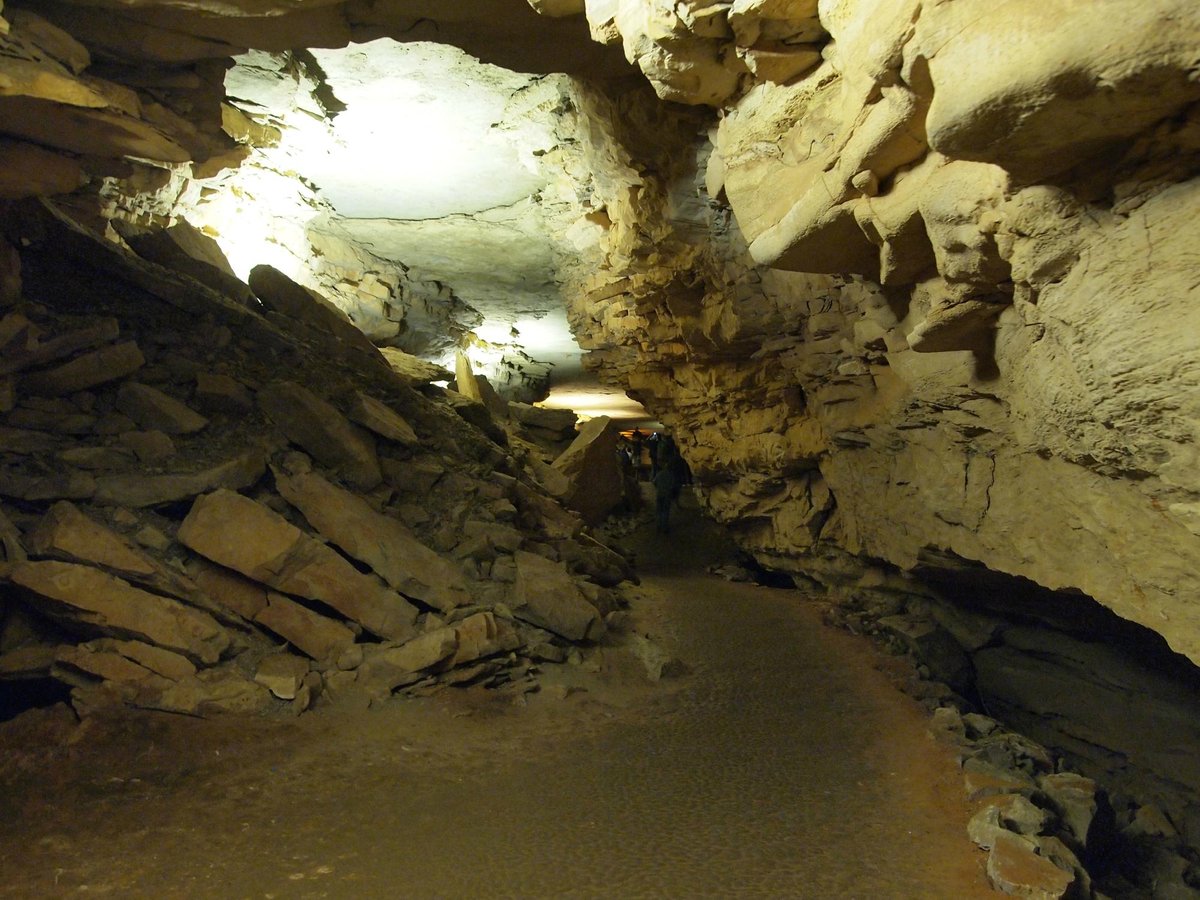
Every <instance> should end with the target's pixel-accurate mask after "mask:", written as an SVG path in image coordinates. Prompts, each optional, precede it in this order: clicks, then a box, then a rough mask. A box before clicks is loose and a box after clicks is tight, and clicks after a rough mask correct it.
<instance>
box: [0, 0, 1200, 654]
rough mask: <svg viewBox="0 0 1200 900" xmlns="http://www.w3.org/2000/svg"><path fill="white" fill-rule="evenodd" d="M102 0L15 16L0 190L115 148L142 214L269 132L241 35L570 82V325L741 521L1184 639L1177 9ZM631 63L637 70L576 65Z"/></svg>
mask: <svg viewBox="0 0 1200 900" xmlns="http://www.w3.org/2000/svg"><path fill="white" fill-rule="evenodd" d="M106 5H112V6H116V5H118V4H115V3H108V2H107V0H97V5H87V6H84V5H78V4H71V3H64V2H60V0H39V2H32V3H26V4H22V5H21V6H20V7H19V8H17V7H13V6H12V4H11V3H10V4H8V5H7V6H5V7H4V8H3V9H2V10H0V16H2V18H0V40H2V42H3V44H4V48H5V50H4V53H3V60H2V61H0V131H2V132H3V135H2V136H0V198H6V197H15V196H25V195H28V194H36V193H63V192H66V191H69V190H71V189H73V188H74V187H76V186H77V185H79V184H80V183H82V182H84V181H87V180H88V179H92V180H93V182H94V180H95V179H97V178H102V177H107V178H109V179H111V180H112V181H111V182H110V183H111V185H112V188H111V190H112V191H113V192H115V193H118V194H120V195H121V197H120V198H119V199H120V202H121V203H122V204H124V208H127V209H129V210H131V211H133V212H134V213H137V212H138V211H139V210H140V211H141V212H142V213H144V215H145V216H146V217H147V218H153V217H154V216H155V215H156V214H158V212H159V210H158V209H157V207H152V206H145V207H141V206H139V205H138V203H139V202H141V200H140V198H146V197H158V196H160V194H161V191H162V189H163V188H164V185H166V183H167V182H168V181H169V180H170V177H171V176H170V173H169V171H168V170H169V168H170V167H171V166H176V165H183V164H184V163H186V162H188V161H190V162H191V164H192V166H193V172H194V173H195V172H206V173H212V172H216V171H219V170H220V169H221V168H222V167H224V166H230V165H236V164H237V163H238V162H239V161H240V160H241V159H243V158H245V157H246V155H247V154H248V153H249V149H248V148H249V147H250V146H251V145H254V144H256V143H259V142H265V141H270V140H271V139H272V135H270V134H267V133H259V132H261V131H262V125H261V124H259V123H255V122H252V121H249V120H247V119H246V118H245V116H241V117H240V118H239V116H238V114H237V112H236V110H234V109H232V108H231V107H229V106H228V105H224V106H223V105H222V101H223V99H224V97H223V89H222V80H223V74H224V71H225V68H226V67H227V66H228V65H229V62H228V60H229V58H230V57H232V56H233V55H235V54H237V53H239V52H241V51H242V50H244V49H246V48H249V47H253V48H258V49H261V50H266V51H276V50H282V49H288V48H299V47H306V46H307V47H317V46H339V45H344V44H345V43H346V42H348V41H350V40H352V39H354V40H367V39H371V38H374V37H378V36H380V35H392V36H394V37H397V38H399V39H404V40H416V39H426V40H430V39H436V40H442V41H446V42H450V43H455V44H457V45H458V46H461V47H464V48H465V49H467V50H468V51H469V52H473V53H476V54H479V55H481V56H483V57H485V58H486V59H488V60H489V61H493V62H497V63H502V64H508V65H511V66H515V67H519V68H522V69H523V70H524V71H570V72H572V73H574V74H580V75H586V76H589V77H591V78H592V79H593V83H592V84H591V86H590V87H589V88H588V89H587V90H582V89H581V93H580V96H581V98H582V99H581V100H580V103H581V105H582V106H585V107H590V108H587V109H583V110H581V111H582V112H584V113H585V114H586V115H587V116H588V117H589V118H590V121H591V123H592V126H593V127H592V128H591V129H590V137H589V138H588V140H587V141H586V142H585V143H586V144H587V146H585V147H583V148H582V152H584V153H585V154H586V155H587V156H588V159H589V166H590V170H591V171H590V183H589V184H588V185H587V187H586V190H587V192H588V195H589V203H590V204H591V212H589V214H588V216H587V221H588V223H590V226H596V227H599V228H601V229H602V230H603V232H604V233H603V235H602V236H601V237H600V238H599V248H600V250H601V251H602V252H603V254H604V262H603V263H602V264H599V265H596V266H589V267H588V270H587V272H586V273H585V274H584V275H577V276H576V282H575V283H574V284H573V286H572V287H571V292H572V297H573V299H572V301H571V308H570V312H569V314H570V319H571V322H572V325H573V327H574V329H575V331H576V333H577V336H578V338H579V340H580V341H581V343H582V344H583V346H585V348H587V349H588V350H589V351H590V360H589V364H590V365H591V366H592V367H593V368H594V369H595V370H596V371H598V372H600V373H601V375H602V376H603V377H604V378H606V379H607V380H610V381H612V382H613V383H616V384H621V385H627V386H629V387H630V388H631V389H632V391H633V392H634V393H635V394H637V396H638V397H639V398H640V399H642V400H644V401H645V402H646V403H647V404H649V405H650V406H651V408H652V410H653V411H654V412H655V413H656V414H657V415H659V416H660V417H661V418H662V419H663V420H664V421H666V422H668V423H670V424H671V425H672V426H673V427H674V428H675V429H676V431H677V432H678V438H679V443H680V445H681V446H682V448H683V450H684V453H685V455H686V456H687V458H688V460H689V461H690V462H691V464H692V466H693V469H694V470H695V472H696V474H697V476H698V480H699V483H700V485H701V486H702V489H703V493H704V497H705V499H706V501H707V502H708V504H709V505H710V507H711V508H712V509H713V511H714V512H715V513H716V514H717V515H718V516H719V517H720V518H721V519H723V520H724V521H726V522H728V523H729V524H730V526H731V528H732V529H733V530H734V532H735V533H736V534H737V535H738V537H739V539H740V540H741V541H742V543H743V544H744V545H745V546H746V547H747V548H749V549H751V550H753V551H754V552H755V553H757V554H758V555H759V557H760V558H761V559H762V560H764V561H765V562H767V563H769V564H771V565H774V566H776V567H778V568H781V569H785V570H787V571H790V572H793V573H796V574H804V575H807V576H809V577H811V578H814V579H816V580H818V581H821V582H823V583H826V584H830V585H835V586H855V585H857V586H858V587H860V588H861V587H863V586H871V587H873V588H876V587H880V586H883V587H886V588H889V589H901V590H909V589H912V590H919V589H921V588H920V586H919V585H915V584H912V583H911V582H910V581H909V580H907V579H906V577H905V574H904V573H905V572H907V571H909V570H911V569H912V568H913V567H914V566H915V565H916V564H917V563H918V562H919V561H922V560H927V561H931V562H930V564H937V565H943V566H944V565H950V564H951V563H948V562H946V561H947V560H953V559H955V558H963V559H966V560H972V561H977V562H980V563H983V564H984V565H986V566H988V567H990V568H992V569H994V570H996V571H999V572H1005V573H1010V574H1015V575H1022V576H1025V577H1028V578H1030V579H1033V580H1034V581H1036V582H1038V583H1040V584H1042V585H1045V586H1048V587H1053V588H1073V589H1078V590H1080V591H1084V592H1086V593H1088V594H1090V595H1092V596H1094V597H1096V598H1097V599H1098V600H1099V601H1101V602H1102V603H1104V604H1105V605H1107V606H1109V607H1111V608H1112V609H1113V610H1114V611H1116V612H1117V613H1119V614H1120V615H1122V616H1124V617H1126V618H1129V619H1131V620H1133V621H1136V622H1140V623H1142V624H1144V625H1146V626H1148V627H1150V628H1153V629H1155V630H1156V631H1159V632H1161V633H1162V634H1163V635H1164V636H1166V638H1167V639H1168V640H1169V641H1170V643H1171V644H1172V646H1173V647H1175V648H1176V649H1177V650H1179V651H1180V652H1182V653H1186V654H1187V655H1188V656H1190V657H1191V658H1192V659H1193V660H1197V661H1200V613H1198V612H1197V606H1196V604H1195V602H1194V599H1195V597H1196V593H1197V591H1196V589H1197V581H1198V577H1197V572H1200V469H1198V467H1197V463H1198V462H1200V452H1198V451H1197V428H1198V427H1200V426H1198V424H1197V423H1198V422H1200V352H1198V351H1200V305H1198V304H1197V297H1196V293H1197V290H1198V289H1200V276H1198V271H1200V249H1198V248H1200V241H1198V240H1197V237H1198V236H1200V235H1197V233H1196V232H1197V230H1198V229H1200V226H1198V225H1197V224H1196V216H1195V210H1196V208H1197V193H1198V192H1200V180H1198V175H1200V113H1198V112H1197V107H1196V103H1197V100H1200V75H1198V73H1200V7H1197V6H1196V4H1195V3H1193V2H1190V0H1146V2H1138V3H1135V2H1132V0H1091V2H1088V3H1083V2H1078V0H1009V2H1007V3H1004V4H995V3H992V2H986V0H733V2H709V0H686V2H670V3H668V2H666V0H586V2H583V3H579V2H545V0H538V2H535V3H532V4H530V5H531V6H533V7H535V8H536V9H538V10H539V11H540V12H543V13H545V14H546V15H544V16H542V17H539V16H538V13H537V12H535V11H534V9H529V8H526V6H525V5H522V4H520V3H517V2H511V3H507V4H505V3H501V2H499V0H470V2H467V0H464V2H461V3H455V4H431V3H425V2H419V0H395V2H391V3H387V4H338V3H333V4H329V5H322V6H320V7H312V6H303V5H298V4H275V3H273V2H271V0H223V2H221V3H210V4H204V3H196V4H177V3H162V2H156V0H140V2H136V3H128V4H120V5H119V6H120V8H119V9H108V8H105V6H106ZM581 7H582V10H583V13H584V14H585V15H586V27H584V26H585V23H584V20H583V19H581V18H579V15H578V13H579V10H580V8H581ZM572 13H574V14H575V15H574V17H573V16H572ZM550 16H553V17H550ZM589 34H590V37H591V40H590V41H589V40H587V38H588V35H589ZM589 48H590V49H589ZM621 54H623V55H624V56H625V58H626V59H627V60H628V61H629V62H630V64H631V65H632V66H636V68H637V69H638V70H640V72H641V73H642V74H643V75H644V76H645V80H644V82H643V83H642V86H641V89H640V90H638V89H637V88H630V87H629V86H628V84H626V83H625V82H622V81H619V80H609V81H603V80H600V81H597V80H596V79H598V78H600V77H601V76H603V77H609V76H613V75H614V74H618V73H619V67H618V66H616V65H614V59H617V60H618V61H619V56H620V55H621ZM647 86H648V87H649V88H650V89H652V90H653V92H654V93H656V94H657V95H658V97H659V98H661V99H663V100H666V101H669V102H666V103H662V102H655V101H654V98H653V96H652V95H651V93H650V90H648V89H647ZM317 99H318V100H319V99H320V98H317ZM147 161H150V162H152V163H153V164H152V165H151V164H148V162H147ZM196 166H199V167H200V168H199V169H196V168H195V167H196ZM197 177H200V176H199V175H197ZM131 198H132V200H131ZM113 202H114V203H116V202H117V199H114V200H113ZM147 202H149V201H147ZM372 271H374V270H372ZM385 274H386V273H385ZM378 280H379V279H378V278H376V281H378ZM373 284H374V283H373ZM385 292H386V291H385ZM435 299H436V298H432V297H431V298H430V302H431V303H432V302H434V300H435ZM431 315H432V314H431Z"/></svg>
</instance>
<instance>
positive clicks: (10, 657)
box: [0, 644, 59, 680]
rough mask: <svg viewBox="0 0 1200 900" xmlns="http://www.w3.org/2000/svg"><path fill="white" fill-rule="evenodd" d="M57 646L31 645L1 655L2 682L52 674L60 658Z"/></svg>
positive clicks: (0, 674) (0, 675)
mask: <svg viewBox="0 0 1200 900" xmlns="http://www.w3.org/2000/svg"><path fill="white" fill-rule="evenodd" d="M58 651H59V647H58V646H57V645H55V644H31V645H29V646H27V647H16V648H15V649H12V650H9V651H8V652H6V653H2V654H0V680H4V679H24V678H41V677H45V676H47V675H49V674H50V666H51V665H53V664H54V660H55V659H56V658H57V657H58Z"/></svg>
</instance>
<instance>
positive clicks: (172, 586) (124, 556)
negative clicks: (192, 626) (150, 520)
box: [26, 500, 189, 594]
mask: <svg viewBox="0 0 1200 900" xmlns="http://www.w3.org/2000/svg"><path fill="white" fill-rule="evenodd" d="M26 544H27V546H28V548H29V550H30V552H31V553H33V554H35V555H37V556H53V557H56V558H58V559H65V560H68V561H72V562H81V563H86V564H88V565H92V566H97V567H99V568H101V569H105V570H107V571H109V572H111V573H112V574H114V575H119V576H121V577H122V578H125V579H128V580H130V581H136V582H140V583H142V584H146V585H150V586H151V587H154V588H156V589H158V590H161V591H165V592H167V593H171V594H179V593H180V592H182V591H185V590H186V589H187V588H188V587H189V586H188V585H185V584H184V583H183V582H182V580H181V579H180V577H179V576H178V575H176V574H174V573H173V572H171V571H170V570H169V569H167V568H165V567H164V566H162V565H161V564H159V563H158V562H156V561H155V560H153V559H151V558H150V557H149V556H147V555H146V554H145V553H144V552H142V550H140V549H139V548H138V547H136V546H135V545H134V544H133V542H131V541H130V540H128V539H127V538H125V537H122V536H121V535H119V534H117V533H116V532H115V531H112V530H111V529H109V528H107V527H105V526H104V525H101V524H100V523H99V522H97V521H95V520H94V519H91V518H89V517H88V516H87V515H85V514H84V513H83V512H81V511H80V510H79V508H78V507H77V506H75V505H74V504H72V503H70V502H68V501H66V500H63V501H60V502H58V503H56V504H54V506H53V507H51V508H50V511H49V512H47V513H46V514H45V515H44V516H42V518H41V519H40V520H38V523H37V525H36V526H34V528H33V529H32V530H31V531H30V532H29V534H28V536H27V539H26Z"/></svg>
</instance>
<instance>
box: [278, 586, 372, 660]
mask: <svg viewBox="0 0 1200 900" xmlns="http://www.w3.org/2000/svg"><path fill="white" fill-rule="evenodd" d="M254 621H255V622H257V623H258V624H259V625H262V626H263V627H264V628H269V629H270V630H271V631H273V632H275V633H276V634H277V635H279V636H280V637H281V638H283V639H284V640H285V641H287V642H288V643H290V644H292V646H294V647H296V648H297V649H299V650H300V651H301V652H302V653H306V654H308V655H309V656H311V657H312V658H313V659H315V660H318V661H326V660H332V659H336V658H337V657H338V656H339V655H340V654H341V653H342V652H343V651H345V650H346V648H348V647H349V646H351V645H352V644H353V643H354V632H353V631H351V630H350V629H349V628H347V627H346V626H345V625H343V624H342V623H341V622H335V621H334V620H333V619H331V618H329V617H328V616H323V615H321V614H320V613H316V612H313V611H312V610H311V609H309V608H308V607H306V606H302V605H300V604H299V603H297V602H296V601H295V600H290V599H288V598H287V597H284V596H283V595H282V594H274V593H270V594H268V595H267V605H266V607H264V608H263V609H261V610H259V613H258V615H256V616H255V617H254Z"/></svg>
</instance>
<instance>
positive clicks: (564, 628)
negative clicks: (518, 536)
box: [512, 550, 604, 641]
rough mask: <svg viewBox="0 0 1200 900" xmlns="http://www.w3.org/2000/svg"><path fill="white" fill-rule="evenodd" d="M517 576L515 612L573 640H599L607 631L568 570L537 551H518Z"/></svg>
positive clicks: (514, 592) (513, 596)
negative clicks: (539, 554)
mask: <svg viewBox="0 0 1200 900" xmlns="http://www.w3.org/2000/svg"><path fill="white" fill-rule="evenodd" d="M514 556H515V560H516V564H517V579H516V582H515V583H514V584H513V590H512V609H513V614H514V615H515V616H516V617H517V618H519V619H521V620H523V621H525V622H529V623H530V624H531V625H537V626H538V627H539V628H545V629H546V630H547V631H552V632H554V633H555V634H557V635H559V636H561V637H564V638H566V639H567V640H569V641H586V640H597V639H599V638H600V637H601V635H603V634H604V620H603V619H601V617H600V612H599V611H598V610H597V609H596V607H594V606H592V604H590V603H588V602H587V600H586V599H585V598H584V596H583V593H582V592H581V591H580V590H579V588H578V586H577V585H576V584H575V581H574V579H572V578H571V576H570V575H568V574H567V570H566V569H565V568H563V567H562V566H561V565H559V564H557V563H552V562H550V560H548V559H546V558H545V557H542V556H538V555H536V554H534V553H527V552H525V551H524V550H518V551H517V552H516V554H514Z"/></svg>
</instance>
